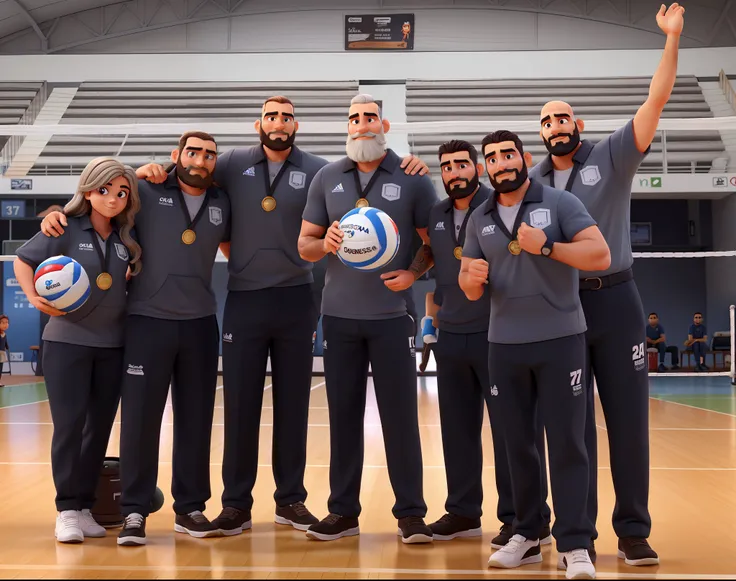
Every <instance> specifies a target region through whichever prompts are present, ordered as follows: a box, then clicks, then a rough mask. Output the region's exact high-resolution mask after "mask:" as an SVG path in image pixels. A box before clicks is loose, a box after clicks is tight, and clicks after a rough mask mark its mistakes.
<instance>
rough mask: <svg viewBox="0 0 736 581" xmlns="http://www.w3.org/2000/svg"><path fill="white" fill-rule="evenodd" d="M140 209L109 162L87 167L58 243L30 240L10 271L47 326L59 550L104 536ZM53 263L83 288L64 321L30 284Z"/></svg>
mask: <svg viewBox="0 0 736 581" xmlns="http://www.w3.org/2000/svg"><path fill="white" fill-rule="evenodd" d="M139 209H140V199H139V197H138V181H137V179H136V176H135V172H134V171H133V170H132V169H131V168H129V167H127V166H125V165H123V164H121V163H120V162H119V161H117V160H115V159H113V158H109V157H100V158H97V159H93V160H92V161H91V162H89V164H88V165H87V167H86V168H85V170H84V172H82V175H81V177H80V179H79V186H78V188H77V192H76V194H75V195H74V197H73V198H72V200H71V201H70V202H69V203H68V204H67V205H66V207H65V208H64V214H65V215H66V216H67V218H68V226H67V228H66V231H65V232H64V234H63V235H62V236H59V237H58V238H53V237H51V238H50V237H47V236H44V235H43V234H42V233H38V234H36V235H35V236H34V237H33V238H32V239H31V240H29V241H28V242H26V243H25V244H24V245H23V246H22V247H21V248H20V249H19V250H18V253H17V254H18V257H17V258H16V260H15V264H14V266H15V275H16V277H17V279H18V282H19V283H20V286H21V288H22V289H23V292H25V293H26V296H27V297H28V300H29V301H30V302H31V303H32V304H33V306H35V307H36V308H37V309H38V310H39V311H43V312H44V313H46V314H48V315H50V316H51V320H50V321H49V323H48V324H47V325H46V328H45V330H44V333H43V340H44V354H43V367H44V370H45V378H46V389H47V391H48V396H49V407H50V408H51V418H52V421H53V424H54V435H53V438H52V441H51V468H52V473H53V477H54V485H55V487H56V509H57V511H58V516H57V519H56V533H55V534H56V539H57V540H58V541H59V542H62V543H81V542H82V541H84V537H103V536H105V529H104V528H102V527H101V526H100V525H98V524H97V523H96V522H95V520H94V518H93V517H92V515H91V514H90V509H91V508H92V506H93V505H94V502H95V489H96V487H97V480H98V478H99V475H100V468H101V466H102V462H103V460H104V456H105V452H106V450H107V443H108V439H109V437H110V430H111V428H112V424H113V421H114V419H115V414H116V412H117V407H118V402H119V399H120V386H121V382H122V375H123V374H122V367H123V339H124V320H125V303H126V286H127V279H128V278H129V277H130V276H135V275H136V274H138V273H139V272H140V270H141V247H140V246H139V245H138V243H137V242H136V241H135V239H134V237H133V224H134V219H135V215H136V213H137V212H138V210H139ZM58 255H63V256H67V257H70V258H73V259H74V260H76V261H77V262H79V264H80V265H81V266H82V267H83V268H84V270H85V271H86V272H87V276H88V277H89V281H90V285H91V292H90V295H89V298H88V299H87V301H86V302H85V303H84V304H83V305H82V306H81V307H79V308H78V309H76V310H74V311H72V312H69V313H68V314H66V313H64V312H61V311H59V310H57V309H56V308H54V303H53V302H50V301H48V300H46V299H44V298H42V297H40V296H39V295H38V293H37V292H36V289H35V286H34V283H33V277H34V273H35V270H36V268H37V267H38V265H39V264H40V263H42V262H43V261H44V260H46V259H47V258H50V257H52V256H58Z"/></svg>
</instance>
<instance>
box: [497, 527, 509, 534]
mask: <svg viewBox="0 0 736 581" xmlns="http://www.w3.org/2000/svg"><path fill="white" fill-rule="evenodd" d="M499 532H500V533H501V534H502V535H507V534H509V533H510V532H511V525H501V530H500V531H499Z"/></svg>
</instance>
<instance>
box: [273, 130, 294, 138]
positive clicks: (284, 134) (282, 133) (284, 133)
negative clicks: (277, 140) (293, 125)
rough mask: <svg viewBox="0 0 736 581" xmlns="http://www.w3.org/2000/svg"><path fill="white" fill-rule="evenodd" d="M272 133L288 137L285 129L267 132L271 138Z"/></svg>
mask: <svg viewBox="0 0 736 581" xmlns="http://www.w3.org/2000/svg"><path fill="white" fill-rule="evenodd" d="M274 135H279V136H283V137H285V138H286V139H288V138H289V134H288V133H287V132H286V131H271V133H269V134H268V136H269V137H270V138H272V139H273V137H274Z"/></svg>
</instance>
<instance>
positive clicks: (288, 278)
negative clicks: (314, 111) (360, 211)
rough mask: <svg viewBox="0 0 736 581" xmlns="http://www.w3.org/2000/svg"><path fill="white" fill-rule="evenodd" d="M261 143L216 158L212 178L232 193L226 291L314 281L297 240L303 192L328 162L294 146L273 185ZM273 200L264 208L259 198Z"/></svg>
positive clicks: (309, 266) (304, 199)
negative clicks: (273, 204) (273, 206)
mask: <svg viewBox="0 0 736 581" xmlns="http://www.w3.org/2000/svg"><path fill="white" fill-rule="evenodd" d="M267 161H268V160H267V158H266V155H265V153H264V152H263V147H262V146H261V145H257V146H254V147H249V148H237V149H231V150H229V151H227V152H225V153H224V154H223V155H222V156H221V157H220V158H218V160H217V166H216V168H215V180H216V181H217V183H218V184H219V185H220V186H222V187H223V188H225V189H226V190H227V192H228V194H229V196H230V204H231V205H232V213H233V229H232V243H231V245H230V259H229V261H228V271H229V273H230V277H229V281H228V289H229V290H231V291H248V290H258V289H263V288H272V287H287V286H296V285H302V284H309V283H311V282H312V280H313V277H312V263H311V262H307V261H306V260H302V258H301V257H300V256H299V250H298V248H297V243H298V240H299V232H300V231H301V225H302V212H303V211H304V206H305V204H306V203H307V192H308V191H309V185H310V184H311V183H312V180H313V179H314V176H315V175H316V173H317V172H318V171H319V170H320V169H321V168H322V167H324V166H325V165H326V164H327V161H325V160H324V159H322V158H321V157H317V156H316V155H312V154H311V153H307V152H306V151H302V150H300V149H299V148H298V147H292V148H291V153H290V154H289V157H288V158H287V159H286V162H285V163H284V164H283V165H282V166H281V168H280V169H279V173H278V174H277V175H276V177H275V178H274V180H273V183H271V179H270V175H269V165H270V164H269V163H268V162H267ZM266 196H272V197H273V198H275V199H276V209H275V210H273V211H271V212H266V211H264V210H263V208H262V207H261V201H262V200H263V198H265V197H266Z"/></svg>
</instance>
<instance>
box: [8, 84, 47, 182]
mask: <svg viewBox="0 0 736 581" xmlns="http://www.w3.org/2000/svg"><path fill="white" fill-rule="evenodd" d="M48 98H49V89H48V83H46V82H43V83H41V86H40V87H39V89H38V92H37V93H36V96H35V97H33V99H32V100H31V102H30V104H29V105H28V108H27V109H26V111H25V113H23V116H22V117H21V118H20V120H19V121H18V125H33V123H34V122H35V121H36V119H37V118H38V114H39V113H40V112H41V109H43V106H44V104H45V103H46V100H47V99H48ZM25 138H26V137H25V135H11V136H10V137H9V138H8V141H7V142H6V143H5V147H3V150H2V154H1V156H2V160H1V161H0V167H2V173H5V170H7V169H8V167H10V164H11V162H12V161H13V158H14V157H15V154H16V153H18V150H19V149H20V146H21V145H22V144H23V141H24V140H25Z"/></svg>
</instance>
